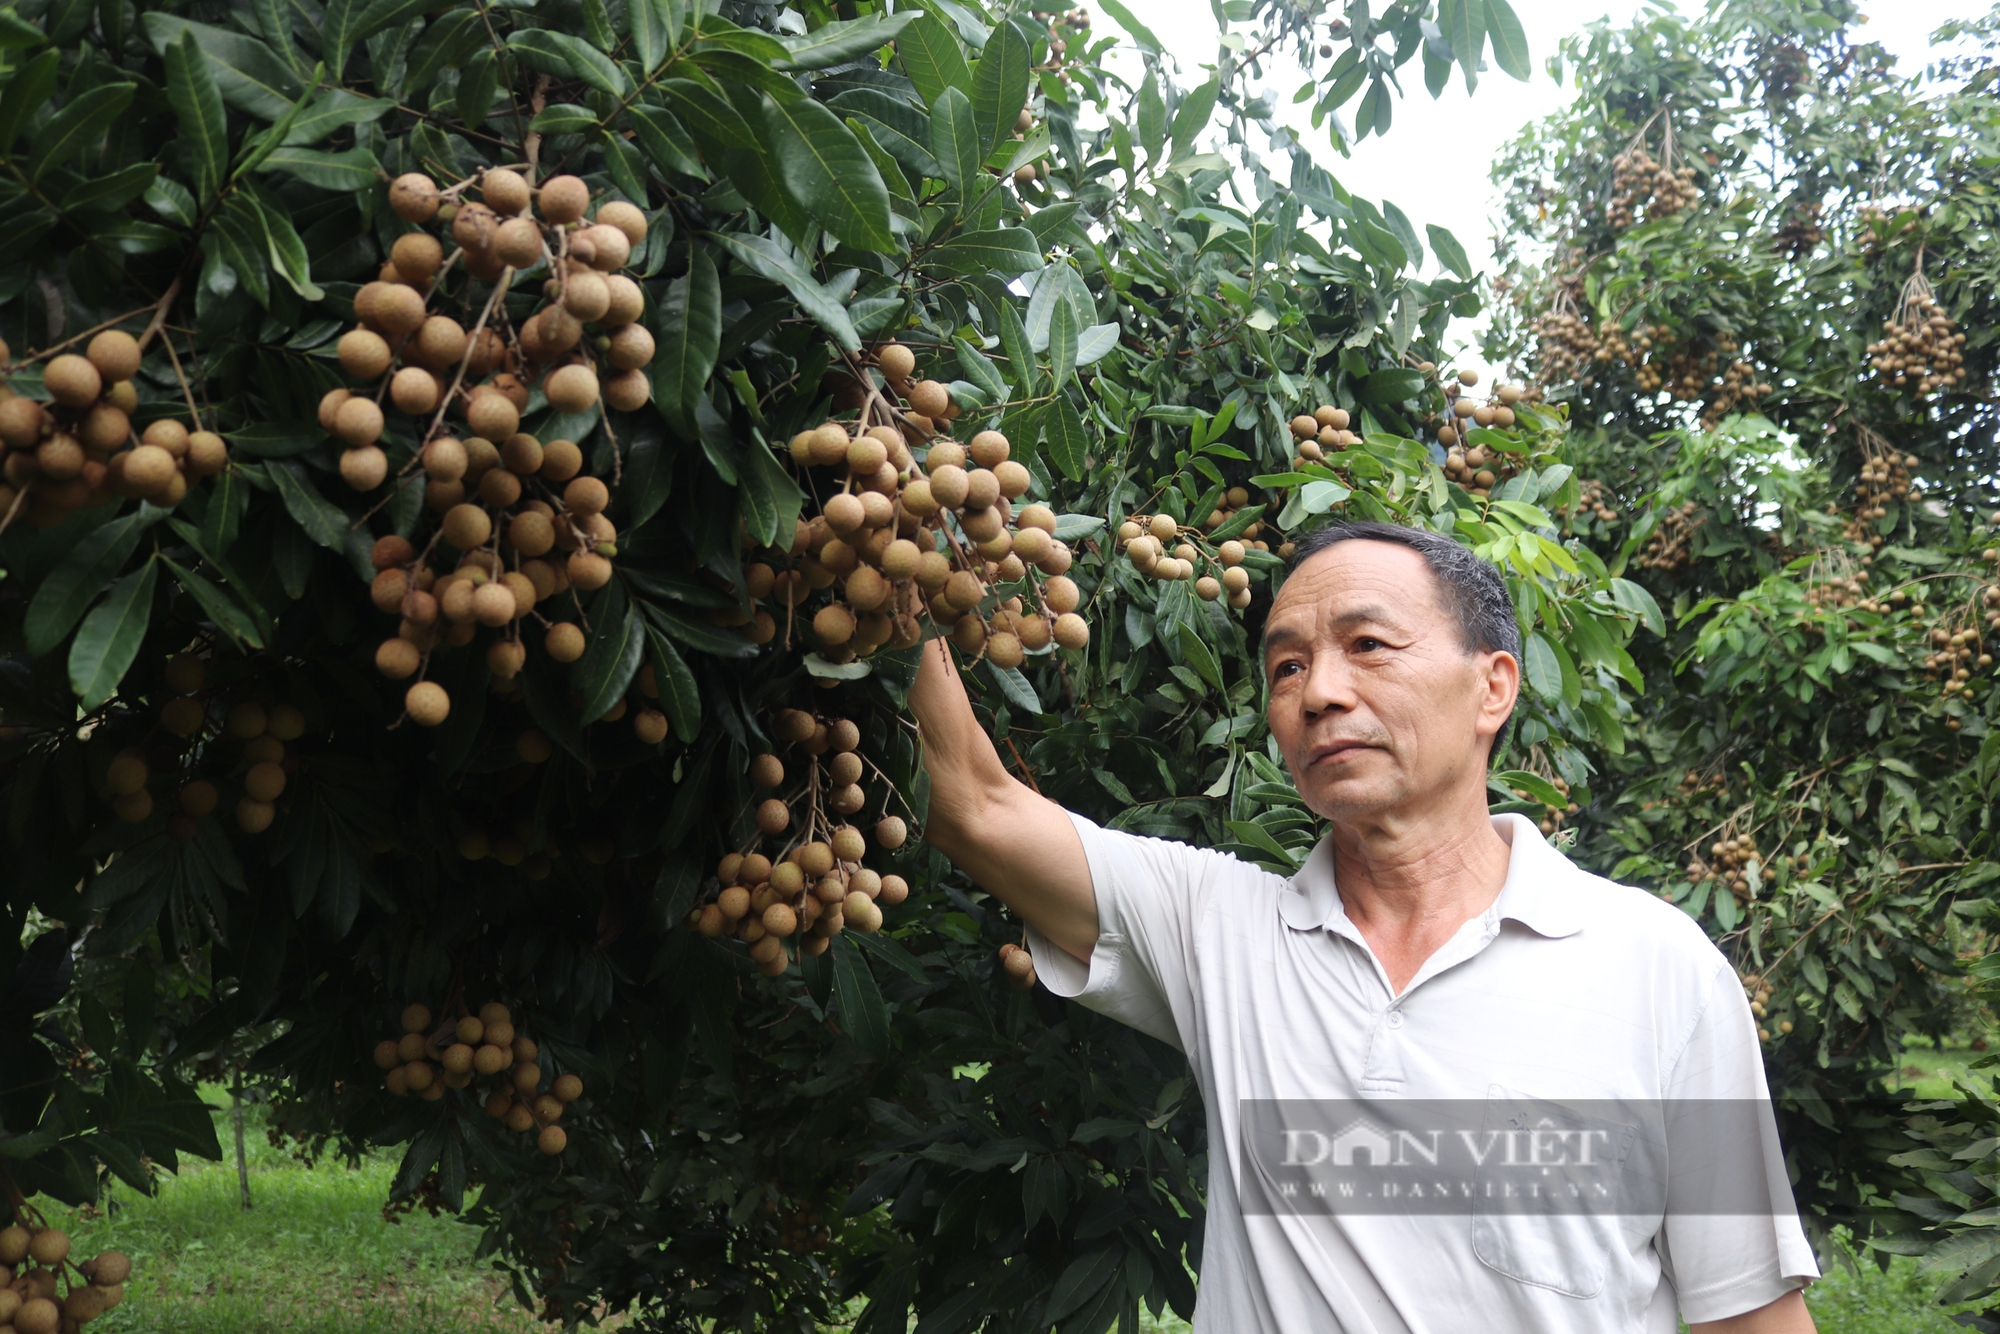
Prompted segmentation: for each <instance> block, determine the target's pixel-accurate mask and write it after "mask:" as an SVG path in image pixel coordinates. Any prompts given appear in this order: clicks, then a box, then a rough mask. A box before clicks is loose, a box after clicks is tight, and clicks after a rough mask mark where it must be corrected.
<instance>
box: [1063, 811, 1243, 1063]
mask: <svg viewBox="0 0 2000 1334" xmlns="http://www.w3.org/2000/svg"><path fill="white" fill-rule="evenodd" d="M1069 818H1070V821H1071V822H1072V823H1073V824H1075V826H1076V832H1077V837H1079V838H1080V839H1082V840H1083V851H1084V856H1085V857H1086V858H1088V859H1089V862H1090V882H1091V887H1092V888H1093V889H1094V890H1095V891H1096V895H1097V944H1096V946H1095V947H1094V948H1093V949H1092V950H1091V954H1090V962H1089V964H1088V965H1086V964H1083V963H1081V962H1079V961H1078V960H1077V958H1076V956H1074V955H1072V954H1070V953H1068V952H1067V951H1065V950H1063V949H1061V948H1060V947H1059V946H1057V945H1055V944H1053V943H1051V942H1050V941H1049V940H1048V939H1047V938H1045V937H1044V936H1043V935H1042V934H1041V933H1040V932H1039V931H1036V930H1034V929H1033V928H1032V927H1031V928H1029V930H1028V949H1029V952H1030V953H1032V954H1033V955H1034V958H1035V972H1036V974H1037V975H1038V976H1039V977H1040V978H1041V981H1042V985H1043V986H1045V987H1047V988H1048V989H1049V990H1050V991H1052V992H1054V993H1055V994H1056V995H1058V996H1063V997H1066V998H1068V999H1071V1000H1075V1001H1076V1002H1078V1003H1079V1004H1081V1005H1084V1006H1086V1007H1088V1008H1090V1009H1092V1010H1095V1011H1097V1012H1098V1013H1099V1014H1102V1015H1105V1016H1107V1017H1108V1018H1112V1019H1116V1020H1117V1021H1118V1022H1120V1023H1122V1024H1129V1025H1131V1026H1132V1027H1133V1028H1136V1029H1138V1030H1139V1031H1140V1032H1142V1033H1145V1034H1148V1035H1150V1036H1152V1037H1156V1038H1158V1039H1160V1040H1161V1041H1162V1042H1168V1043H1171V1044H1173V1045H1174V1046H1175V1047H1178V1048H1180V1049H1181V1050H1182V1051H1186V1050H1187V1049H1188V1041H1187V1037H1186V1035H1187V1034H1189V1033H1191V1032H1192V1029H1193V1023H1194V1014H1195V993H1196V988H1197V970H1196V964H1195V949H1194V941H1195V931H1196V927H1197V925H1198V923H1199V921H1200V918H1201V914H1202V912H1203V910H1204V909H1205V907H1206V906H1207V904H1208V903H1209V901H1210V900H1211V899H1212V897H1213V894H1214V890H1215V886H1216V884H1217V882H1218V881H1219V880H1221V879H1223V878H1225V877H1226V876H1227V874H1228V872H1229V870H1230V869H1231V868H1241V867H1243V863H1241V862H1238V861H1236V860H1235V859H1234V858H1232V857H1228V856H1226V855H1224V854H1222V853H1218V852H1208V851H1204V850H1202V849H1199V848H1192V847H1189V846H1188V845H1187V844H1185V843H1170V842H1168V841H1167V840H1165V839H1159V838H1140V837H1138V836H1137V835H1135V834H1126V833H1121V832H1119V831H1117V830H1113V829H1104V828H1100V827H1099V826H1098V825H1096V824H1093V823H1092V822H1091V821H1089V820H1086V819H1084V818H1083V817H1082V816H1080V815H1077V814H1075V813H1074V812H1071V813H1070V817H1069Z"/></svg>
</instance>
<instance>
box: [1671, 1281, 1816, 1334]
mask: <svg viewBox="0 0 2000 1334" xmlns="http://www.w3.org/2000/svg"><path fill="white" fill-rule="evenodd" d="M1688 1334H1816V1328H1815V1326H1814V1325H1813V1318H1812V1313H1811V1312H1809V1311H1807V1310H1806V1298H1805V1293H1803V1292H1801V1291H1799V1290H1797V1289H1794V1290H1793V1291H1791V1292H1788V1293H1786V1294H1785V1295H1784V1296H1782V1297H1780V1298H1778V1300H1777V1301H1775V1302H1772V1303H1771V1304H1770V1305H1769V1306H1760V1307H1758V1308H1757V1309H1756V1310H1754V1311H1745V1312H1744V1313H1743V1314H1742V1315H1733V1316H1730V1317H1729V1318H1728V1319H1727V1320H1704V1321H1702V1322H1701V1323H1700V1324H1699V1325H1689V1326H1688Z"/></svg>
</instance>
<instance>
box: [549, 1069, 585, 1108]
mask: <svg viewBox="0 0 2000 1334" xmlns="http://www.w3.org/2000/svg"><path fill="white" fill-rule="evenodd" d="M549 1092H551V1093H553V1094H555V1095H556V1097H557V1098H559V1099H560V1100H562V1101H563V1102H575V1101H576V1100H577V1099H578V1098H581V1097H582V1096H583V1081H582V1080H581V1079H578V1078H577V1077H576V1076H575V1075H558V1076H557V1077H556V1082H555V1083H553V1084H551V1085H549Z"/></svg>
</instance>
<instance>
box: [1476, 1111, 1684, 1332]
mask: <svg viewBox="0 0 2000 1334" xmlns="http://www.w3.org/2000/svg"><path fill="white" fill-rule="evenodd" d="M1638 1132H1639V1127H1638V1126H1636V1125H1634V1124H1632V1122H1631V1121H1630V1120H1628V1119H1625V1117H1624V1116H1622V1115H1621V1113H1620V1109H1619V1108H1618V1105H1617V1104H1615V1103H1610V1102H1582V1103H1575V1102H1558V1101H1552V1100H1549V1099H1544V1098H1536V1097H1532V1096H1530V1095H1527V1094H1524V1093H1519V1092H1516V1091H1514V1090H1512V1089H1505V1088H1501V1087H1500V1086H1498V1085H1494V1086H1492V1087H1489V1088H1488V1090H1487V1095H1486V1107H1485V1112H1484V1116H1483V1126H1482V1129H1481V1132H1480V1140H1481V1143H1482V1144H1483V1146H1484V1152H1483V1153H1482V1154H1480V1155H1479V1157H1478V1166H1477V1168H1476V1169H1475V1174H1474V1175H1475V1187H1474V1191H1473V1205H1472V1251H1473V1254H1474V1255H1476V1256H1477V1257H1478V1258H1479V1262H1480V1263H1481V1264H1483V1265H1485V1266H1486V1267H1487V1268H1489V1269H1491V1270H1493V1271H1495V1272H1496V1273H1499V1274H1503V1275H1505V1276H1506V1277H1508V1278H1511V1279H1514V1280H1515V1281H1516V1282H1520V1283H1527V1284H1531V1285H1533V1286H1535V1287H1538V1288H1548V1289H1549V1290H1551V1291H1553V1292H1559V1293H1561V1294H1563V1295H1564V1296H1566V1297H1576V1298H1590V1297H1595V1296H1597V1295H1598V1294H1599V1293H1601V1292H1603V1291H1604V1285H1605V1281H1606V1279H1607V1277H1608V1276H1609V1274H1610V1272H1611V1266H1612V1261H1613V1258H1614V1256H1615V1255H1617V1254H1618V1253H1620V1252H1623V1251H1625V1250H1626V1249H1627V1248H1628V1245H1629V1243H1628V1241H1627V1237H1626V1233H1627V1232H1628V1231H1629V1230H1631V1228H1632V1226H1633V1225H1634V1224H1635V1223H1637V1222H1638V1221H1639V1220H1637V1219H1634V1218H1631V1217H1628V1216H1626V1210H1628V1209H1631V1208H1633V1207H1634V1206H1635V1205H1636V1206H1637V1207H1638V1208H1639V1210H1640V1211H1641V1212H1642V1213H1651V1212H1654V1206H1653V1204H1652V1202H1651V1192H1650V1191H1649V1190H1646V1189H1642V1190H1641V1191H1640V1192H1639V1194H1640V1196H1642V1197H1644V1199H1642V1200H1633V1199H1630V1198H1629V1193H1630V1191H1631V1187H1632V1185H1633V1183H1632V1182H1630V1181H1628V1180H1627V1179H1626V1178H1627V1177H1628V1175H1629V1172H1628V1168H1629V1167H1633V1166H1636V1167H1638V1169H1639V1175H1641V1176H1648V1175H1650V1173H1649V1172H1647V1171H1646V1169H1645V1165H1644V1164H1633V1163H1632V1162H1631V1159H1632V1147H1633V1143H1634V1141H1635V1139H1636V1138H1637V1136H1638ZM1642 1157H1644V1155H1642ZM1656 1226H1657V1223H1654V1224H1652V1225H1649V1226H1647V1227H1646V1231H1647V1232H1648V1233H1650V1232H1651V1231H1652V1230H1653V1228H1654V1227H1656Z"/></svg>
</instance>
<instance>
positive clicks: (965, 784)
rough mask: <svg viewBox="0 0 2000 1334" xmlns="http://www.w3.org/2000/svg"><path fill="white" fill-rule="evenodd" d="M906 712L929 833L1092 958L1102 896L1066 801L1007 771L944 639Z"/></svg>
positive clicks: (1067, 945)
mask: <svg viewBox="0 0 2000 1334" xmlns="http://www.w3.org/2000/svg"><path fill="white" fill-rule="evenodd" d="M910 712H911V713H913V714H914V715H916V719H917V727H918V728H919V730H920V731H921V732H922V733H923V739H924V767H925V769H927V770H928V771H929V773H930V777H931V804H930V814H929V817H928V818H927V819H926V821H925V834H924V836H925V838H926V839H927V840H928V841H929V842H930V844H931V846H932V847H934V848H936V849H937V850H938V851H939V852H942V853H943V854H944V855H945V856H947V857H949V858H950V859H951V861H952V864H953V865H955V866H957V867H958V868H959V869H960V870H961V871H964V872H965V873H966V874H967V875H969V876H971V877H972V878H973V879H974V880H975V881H977V882H978V883H979V887H980V888H981V889H984V890H986V891H987V892H988V893H990V894H992V895H993V896H994V897H995V898H997V899H999V900H1000V901H1001V902H1002V903H1004V904H1006V905H1007V906H1008V907H1009V908H1011V909H1013V910H1014V911H1015V912H1016V913H1018V914H1020V915H1021V917H1022V918H1023V919H1025V920H1026V921H1027V923H1028V925H1030V926H1032V927H1034V928H1035V930H1037V931H1039V932H1041V933H1042V934H1043V935H1044V936H1047V937H1048V938H1049V939H1050V940H1051V941H1053V942H1054V943H1055V944H1056V945H1057V946H1058V947H1060V948H1061V949H1063V950H1065V951H1067V952H1068V953H1070V954H1073V955H1075V956H1076V957H1077V958H1079V959H1081V960H1084V961H1085V962H1088V961H1089V959H1090V952H1091V950H1092V949H1093V948H1095V946H1096V944H1097V895H1096V893H1095V892H1094V891H1093V890H1092V888H1091V883H1090V863H1089V862H1088V861H1087V860H1086V859H1085V858H1084V854H1083V843H1082V841H1081V840H1080V839H1078V838H1077V836H1076V827H1075V826H1074V825H1072V824H1071V823H1070V821H1069V816H1068V815H1066V814H1064V812H1063V809H1062V807H1060V806H1058V805H1056V804H1055V803H1054V802H1052V801H1050V800H1048V798H1046V797H1043V796H1040V795H1038V794H1036V793H1035V792H1033V791H1032V790H1030V789H1029V788H1028V787H1027V786H1025V785H1024V784H1022V783H1020V782H1018V781H1016V780H1015V778H1014V776H1013V775H1012V774H1010V773H1008V772H1007V767H1006V766H1005V765H1004V764H1002V763H1001V762H1000V754H999V752H998V751H996V750H994V749H993V740H992V738H991V737H989V736H987V735H986V732H985V729H983V728H981V727H980V725H979V719H978V718H977V717H975V716H974V714H973V712H972V701H971V700H970V699H968V698H967V697H966V694H965V683H964V682H963V681H961V680H959V678H958V668H957V667H956V666H954V665H953V663H952V660H951V648H950V646H949V645H948V644H947V643H946V642H945V641H944V640H942V639H933V640H931V641H930V642H929V643H927V644H925V645H924V648H923V662H922V665H921V666H920V667H919V668H918V669H917V680H916V684H915V685H914V686H912V687H911V688H910Z"/></svg>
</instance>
